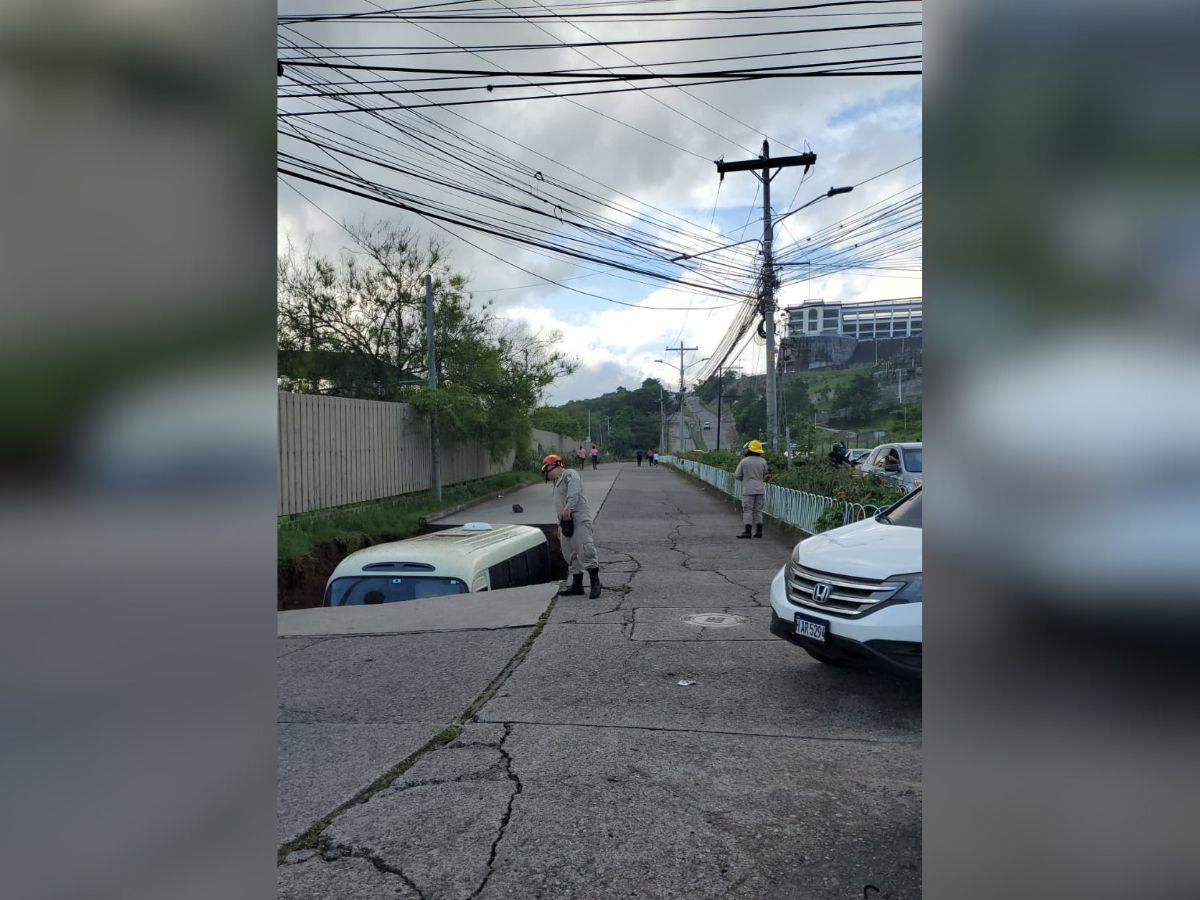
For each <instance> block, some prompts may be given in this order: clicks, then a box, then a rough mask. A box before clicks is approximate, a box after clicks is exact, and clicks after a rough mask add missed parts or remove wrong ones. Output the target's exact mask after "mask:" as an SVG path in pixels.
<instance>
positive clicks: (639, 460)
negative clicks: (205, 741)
mask: <svg viewBox="0 0 1200 900" xmlns="http://www.w3.org/2000/svg"><path fill="white" fill-rule="evenodd" d="M633 455H634V456H636V457H637V461H638V468H639V469H640V468H641V467H642V450H641V448H640V447H639V448H638V449H637V450H634V451H633Z"/></svg>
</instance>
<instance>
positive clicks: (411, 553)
mask: <svg viewBox="0 0 1200 900" xmlns="http://www.w3.org/2000/svg"><path fill="white" fill-rule="evenodd" d="M549 580H551V574H550V548H549V545H548V544H547V543H546V535H545V534H544V533H543V532H542V530H541V529H540V528H534V527H532V526H530V525H488V524H487V523H485V522H472V523H469V524H467V525H463V526H462V527H460V528H447V529H444V530H442V531H433V532H430V533H429V534H422V535H419V536H418V537H414V538H408V539H407V540H403V541H390V542H388V543H386V544H376V545H375V546H374V547H367V548H366V549H364V550H359V551H357V552H356V553H351V554H350V555H349V556H347V557H346V558H345V559H343V560H342V561H341V562H340V563H338V566H337V568H336V569H334V570H333V574H332V575H330V576H329V581H328V582H327V583H326V585H325V601H324V603H323V604H322V605H324V606H362V605H372V604H377V603H398V602H401V601H404V600H420V599H423V598H425V597H440V596H445V595H448V594H465V593H467V592H468V591H488V590H493V591H494V590H498V589H499V588H507V587H520V586H522V585H527V584H540V583H542V582H546V581H549Z"/></svg>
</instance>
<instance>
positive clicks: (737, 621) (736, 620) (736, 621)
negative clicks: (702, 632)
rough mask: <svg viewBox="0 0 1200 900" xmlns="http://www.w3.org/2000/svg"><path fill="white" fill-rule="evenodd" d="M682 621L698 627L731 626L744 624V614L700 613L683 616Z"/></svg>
mask: <svg viewBox="0 0 1200 900" xmlns="http://www.w3.org/2000/svg"><path fill="white" fill-rule="evenodd" d="M683 621H684V623H685V624H687V625H695V626H696V627H698V628H731V627H733V626H734V625H745V624H746V617H745V616H730V615H726V614H725V613H702V614H700V615H697V616H684V617H683Z"/></svg>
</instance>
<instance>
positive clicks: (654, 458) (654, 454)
mask: <svg viewBox="0 0 1200 900" xmlns="http://www.w3.org/2000/svg"><path fill="white" fill-rule="evenodd" d="M646 456H647V457H648V458H649V460H650V465H652V466H657V465H658V451H657V450H647V451H646Z"/></svg>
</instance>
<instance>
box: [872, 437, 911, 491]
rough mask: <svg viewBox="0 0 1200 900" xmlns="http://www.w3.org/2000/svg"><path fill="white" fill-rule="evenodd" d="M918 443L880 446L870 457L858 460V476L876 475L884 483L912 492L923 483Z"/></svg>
mask: <svg viewBox="0 0 1200 900" xmlns="http://www.w3.org/2000/svg"><path fill="white" fill-rule="evenodd" d="M921 447H922V445H921V444H920V443H919V442H916V443H911V444H880V445H879V446H878V447H876V448H875V449H874V450H872V451H870V455H869V456H866V457H864V458H863V459H861V460H859V463H858V467H857V472H858V474H860V475H877V476H879V477H880V478H882V479H883V480H884V481H887V482H889V483H891V484H894V485H896V486H897V487H902V488H904V490H905V491H913V490H916V489H917V488H919V487H920V486H921V485H922V484H923V483H924V481H925V475H924V467H923V465H922V460H921Z"/></svg>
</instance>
